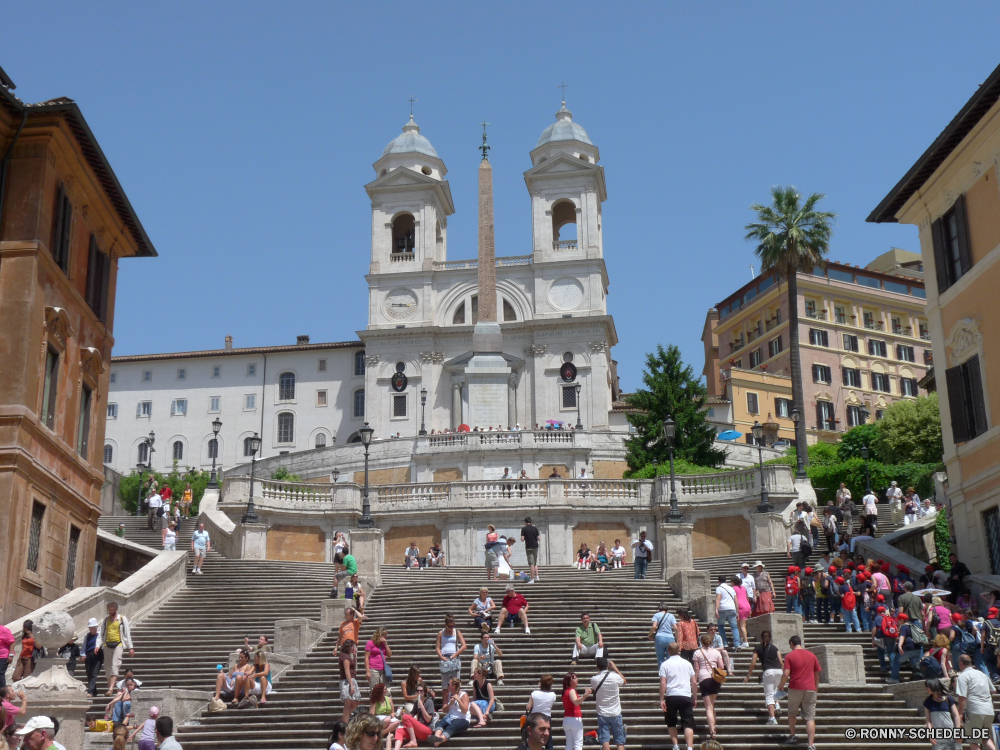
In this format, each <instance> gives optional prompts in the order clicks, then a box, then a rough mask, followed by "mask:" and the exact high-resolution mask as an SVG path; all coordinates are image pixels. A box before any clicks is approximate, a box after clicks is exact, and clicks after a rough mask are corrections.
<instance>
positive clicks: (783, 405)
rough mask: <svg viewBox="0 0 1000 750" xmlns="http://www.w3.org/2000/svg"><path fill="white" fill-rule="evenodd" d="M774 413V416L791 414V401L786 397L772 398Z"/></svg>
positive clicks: (786, 416) (789, 415) (787, 416)
mask: <svg viewBox="0 0 1000 750" xmlns="http://www.w3.org/2000/svg"><path fill="white" fill-rule="evenodd" d="M774 415H775V416H776V417H784V418H786V419H787V418H789V417H791V416H792V402H791V401H789V400H788V399H787V398H776V399H774Z"/></svg>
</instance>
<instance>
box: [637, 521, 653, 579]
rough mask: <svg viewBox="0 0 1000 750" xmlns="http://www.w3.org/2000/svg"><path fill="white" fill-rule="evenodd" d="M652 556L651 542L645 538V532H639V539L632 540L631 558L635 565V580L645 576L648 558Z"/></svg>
mask: <svg viewBox="0 0 1000 750" xmlns="http://www.w3.org/2000/svg"><path fill="white" fill-rule="evenodd" d="M652 556H653V543H652V542H650V541H648V540H647V539H646V532H645V531H640V532H639V539H638V540H637V541H634V542H632V558H633V560H634V563H633V564H634V567H635V580H637V581H638V580H639V579H640V578H643V579H644V578H645V577H646V568H647V567H648V566H649V558H650V557H652Z"/></svg>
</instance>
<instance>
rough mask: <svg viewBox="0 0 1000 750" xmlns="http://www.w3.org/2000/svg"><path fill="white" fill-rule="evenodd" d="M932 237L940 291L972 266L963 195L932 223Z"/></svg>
mask: <svg viewBox="0 0 1000 750" xmlns="http://www.w3.org/2000/svg"><path fill="white" fill-rule="evenodd" d="M931 238H932V241H933V245H934V262H935V266H936V268H937V282H938V292H939V293H941V292H944V291H945V290H946V289H947V288H948V287H950V286H951V285H952V284H954V283H955V282H956V281H958V280H959V279H960V278H962V276H964V275H965V274H966V273H968V271H969V269H970V268H971V267H972V253H971V250H970V246H969V224H968V220H967V218H966V213H965V196H964V195H960V196H959V197H958V200H957V201H955V205H954V206H953V207H952V209H951V210H950V211H948V213H946V214H945V215H944V216H942V217H941V218H940V219H938V220H937V221H935V222H934V223H933V224H932V225H931Z"/></svg>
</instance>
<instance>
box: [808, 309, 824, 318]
mask: <svg viewBox="0 0 1000 750" xmlns="http://www.w3.org/2000/svg"><path fill="white" fill-rule="evenodd" d="M806 317H807V318H811V319H812V320H826V310H818V311H817V310H812V311H810V310H806Z"/></svg>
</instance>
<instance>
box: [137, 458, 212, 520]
mask: <svg viewBox="0 0 1000 750" xmlns="http://www.w3.org/2000/svg"><path fill="white" fill-rule="evenodd" d="M148 476H149V472H148V471H144V472H142V474H137V473H136V472H135V471H134V470H133V471H132V473H131V474H129V475H128V476H123V477H122V478H121V482H120V483H119V485H118V497H119V499H121V501H122V508H124V510H125V511H127V512H128V513H133V514H134V513H135V512H136V509H137V508H138V507H139V489H140V486H142V485H143V484H144V483H145V481H146V479H147V477H148ZM153 476H154V477H156V481H157V482H159V485H160V487H165V486H169V487H170V489H171V491H172V492H173V495H174V500H177V501H179V500H180V499H181V498H182V497H183V496H184V488H185V487H186V486H187V483H188V482H190V483H191V490H192V492H191V496H192V501H191V515H192V516H193V515H196V514H197V513H198V506H199V505H200V504H201V498H202V495H204V494H205V488H206V487H207V486H208V482H209V480H210V479H211V478H212V474H211V472H208V471H198V470H196V469H192V470H191V471H185V472H181V471H179V470H178V468H177V463H176V462H175V463H174V467H173V469H172V470H171V471H170V473H169V474H161V473H160V472H158V471H154V472H153Z"/></svg>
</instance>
